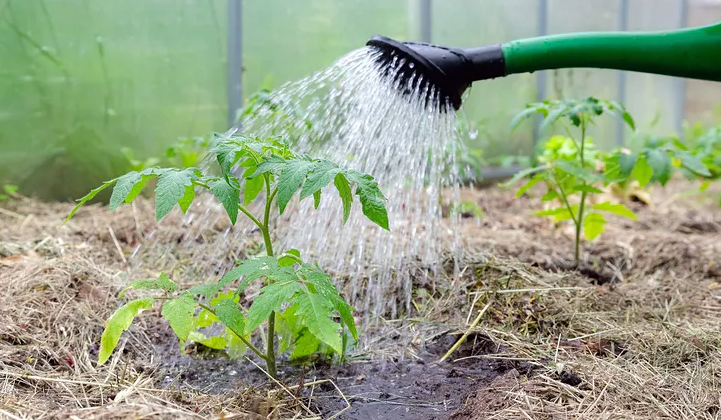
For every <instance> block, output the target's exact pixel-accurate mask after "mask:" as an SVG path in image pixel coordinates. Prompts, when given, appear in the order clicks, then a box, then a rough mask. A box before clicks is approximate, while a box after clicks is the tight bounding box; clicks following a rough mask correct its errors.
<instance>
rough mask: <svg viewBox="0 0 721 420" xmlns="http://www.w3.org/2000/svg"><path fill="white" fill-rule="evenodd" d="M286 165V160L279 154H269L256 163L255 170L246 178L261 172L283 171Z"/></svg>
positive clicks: (253, 176)
mask: <svg viewBox="0 0 721 420" xmlns="http://www.w3.org/2000/svg"><path fill="white" fill-rule="evenodd" d="M288 166H289V161H288V160H286V159H284V158H282V157H280V156H269V157H267V158H266V159H265V160H264V161H263V162H261V163H260V164H259V165H258V168H257V169H256V170H255V172H253V173H252V174H251V175H250V176H248V177H246V178H249V179H253V178H255V177H257V176H259V175H263V174H278V173H281V172H282V171H284V170H285V169H286V168H287V167H288ZM296 189H297V188H296ZM294 192H295V191H294Z"/></svg>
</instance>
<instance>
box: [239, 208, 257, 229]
mask: <svg viewBox="0 0 721 420" xmlns="http://www.w3.org/2000/svg"><path fill="white" fill-rule="evenodd" d="M238 210H240V211H241V212H242V213H243V214H244V215H246V216H248V219H250V220H252V221H253V223H255V225H256V226H258V227H259V228H260V229H261V230H263V223H261V222H260V220H258V219H257V218H256V217H255V216H253V214H252V213H251V212H250V211H249V210H248V209H246V208H245V207H244V206H243V205H242V204H238Z"/></svg>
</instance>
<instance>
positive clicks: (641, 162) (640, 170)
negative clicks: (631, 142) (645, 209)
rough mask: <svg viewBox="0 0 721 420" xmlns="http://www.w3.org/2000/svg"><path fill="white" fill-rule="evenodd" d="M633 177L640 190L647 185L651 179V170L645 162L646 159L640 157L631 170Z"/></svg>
mask: <svg viewBox="0 0 721 420" xmlns="http://www.w3.org/2000/svg"><path fill="white" fill-rule="evenodd" d="M632 175H633V177H634V178H636V181H638V184H639V185H640V186H641V188H643V187H645V186H646V185H648V183H649V182H650V181H651V178H653V168H652V167H651V166H650V165H649V164H648V163H647V162H646V157H645V156H643V155H641V156H639V158H638V160H637V161H636V166H634V168H633V173H632Z"/></svg>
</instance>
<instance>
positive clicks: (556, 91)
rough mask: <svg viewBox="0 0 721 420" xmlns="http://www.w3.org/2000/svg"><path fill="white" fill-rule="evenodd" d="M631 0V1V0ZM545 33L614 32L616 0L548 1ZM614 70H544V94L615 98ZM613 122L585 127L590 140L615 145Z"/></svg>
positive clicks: (617, 19) (618, 7) (618, 6)
mask: <svg viewBox="0 0 721 420" xmlns="http://www.w3.org/2000/svg"><path fill="white" fill-rule="evenodd" d="M631 1H633V0H631ZM548 7H549V12H548V13H549V18H548V33H549V34H559V33H568V32H594V31H615V30H618V29H619V22H620V12H621V2H620V0H584V1H583V7H580V6H579V1H578V0H548ZM618 74H619V72H618V71H615V70H599V69H563V70H558V71H552V72H548V76H549V77H548V93H549V96H551V97H556V98H577V99H582V98H585V97H587V96H595V97H597V98H600V99H610V100H615V99H618ZM617 124H618V123H617V121H615V120H614V119H612V117H609V118H604V119H603V120H599V121H598V122H597V123H596V125H595V126H593V127H591V129H590V130H589V135H590V136H592V137H593V140H594V142H595V143H596V144H597V145H598V146H599V147H603V148H608V147H613V146H615V145H616V144H618V142H619V140H620V139H618V137H617V136H616V130H617V127H618V125H617Z"/></svg>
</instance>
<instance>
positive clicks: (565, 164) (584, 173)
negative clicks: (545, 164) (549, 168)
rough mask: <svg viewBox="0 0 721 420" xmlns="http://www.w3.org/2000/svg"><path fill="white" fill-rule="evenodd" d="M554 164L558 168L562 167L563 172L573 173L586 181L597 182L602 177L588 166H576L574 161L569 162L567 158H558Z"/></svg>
mask: <svg viewBox="0 0 721 420" xmlns="http://www.w3.org/2000/svg"><path fill="white" fill-rule="evenodd" d="M553 166H554V167H555V168H557V169H560V170H561V171H562V172H565V173H567V174H570V175H573V176H575V177H577V178H579V179H582V180H584V181H586V182H596V181H599V180H600V179H601V176H600V175H598V174H596V173H594V172H591V171H590V170H589V169H588V168H582V167H580V166H576V165H574V164H573V162H569V161H567V160H557V161H555V162H553Z"/></svg>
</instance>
